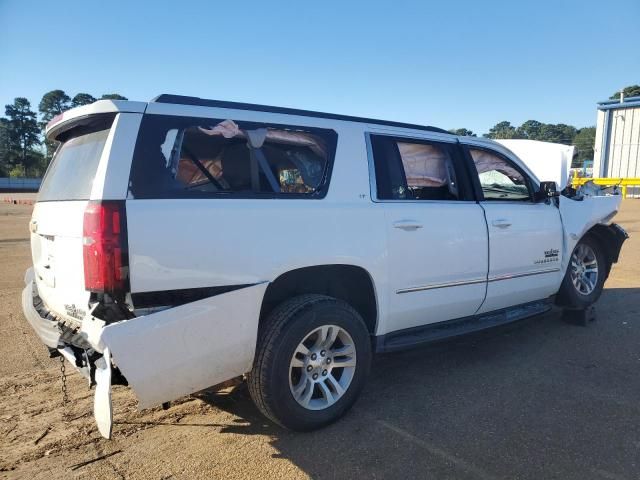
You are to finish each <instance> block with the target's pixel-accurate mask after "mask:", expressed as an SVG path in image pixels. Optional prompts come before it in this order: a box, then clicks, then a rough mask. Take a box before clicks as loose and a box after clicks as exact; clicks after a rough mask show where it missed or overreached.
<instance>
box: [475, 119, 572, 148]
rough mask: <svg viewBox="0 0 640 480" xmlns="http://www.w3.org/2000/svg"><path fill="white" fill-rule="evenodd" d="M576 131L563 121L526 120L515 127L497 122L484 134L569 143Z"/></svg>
mask: <svg viewBox="0 0 640 480" xmlns="http://www.w3.org/2000/svg"><path fill="white" fill-rule="evenodd" d="M576 133H577V130H576V128H575V127H572V126H571V125H565V124H564V123H558V124H553V123H542V122H538V121H537V120H527V121H526V122H524V123H523V124H522V125H520V126H519V127H517V128H516V127H514V126H513V125H511V123H510V122H500V123H497V124H496V125H495V126H494V127H493V128H491V129H490V130H489V133H486V134H485V135H484V136H485V137H486V138H493V139H509V138H520V139H527V140H538V141H541V142H553V143H564V144H565V145H571V144H572V142H573V138H574V137H575V136H576Z"/></svg>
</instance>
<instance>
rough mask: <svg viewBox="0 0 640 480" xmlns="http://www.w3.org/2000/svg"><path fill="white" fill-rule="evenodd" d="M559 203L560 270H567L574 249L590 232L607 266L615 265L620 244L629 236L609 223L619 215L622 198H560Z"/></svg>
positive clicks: (618, 227) (612, 196)
mask: <svg viewBox="0 0 640 480" xmlns="http://www.w3.org/2000/svg"><path fill="white" fill-rule="evenodd" d="M559 202H560V204H559V208H560V217H561V219H562V226H563V229H564V252H565V254H564V256H563V258H562V269H563V271H566V268H567V266H568V264H569V259H570V258H571V254H572V252H573V250H574V248H575V247H576V245H577V244H578V242H579V241H580V239H581V238H582V237H584V235H585V234H586V233H587V232H592V233H593V234H594V235H595V236H597V237H598V239H599V240H600V242H601V243H602V245H603V246H604V248H605V252H606V254H607V256H608V259H609V261H610V263H615V262H617V261H618V256H619V254H620V249H621V248H622V244H623V243H624V241H625V240H626V239H627V238H628V235H627V234H626V232H625V231H624V229H622V227H620V226H619V225H617V224H612V223H610V222H611V220H612V219H613V217H614V216H615V215H616V214H617V213H618V210H619V208H620V203H621V202H622V197H621V196H620V195H607V196H585V197H582V198H581V199H580V200H574V199H572V198H567V197H565V196H560V197H559Z"/></svg>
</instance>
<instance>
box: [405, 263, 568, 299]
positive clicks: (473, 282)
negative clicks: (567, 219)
mask: <svg viewBox="0 0 640 480" xmlns="http://www.w3.org/2000/svg"><path fill="white" fill-rule="evenodd" d="M559 271H560V268H545V269H543V270H533V271H530V272H522V273H509V274H506V275H497V276H495V277H491V278H489V279H488V280H487V279H486V278H474V279H472V280H458V281H455V282H445V283H432V284H430V285H421V286H418V287H407V288H400V289H398V290H396V293H397V294H401V293H411V292H422V291H424V290H435V289H437V288H447V287H460V286H463V285H476V284H478V283H484V282H486V281H489V282H499V281H501V280H510V279H512V278H522V277H530V276H533V275H542V274H545V273H554V272H559Z"/></svg>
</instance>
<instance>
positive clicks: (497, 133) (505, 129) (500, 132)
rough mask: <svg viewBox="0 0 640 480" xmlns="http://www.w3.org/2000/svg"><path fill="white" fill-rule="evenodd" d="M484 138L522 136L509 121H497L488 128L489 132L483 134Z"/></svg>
mask: <svg viewBox="0 0 640 480" xmlns="http://www.w3.org/2000/svg"><path fill="white" fill-rule="evenodd" d="M483 136H484V137H485V138H493V139H507V138H522V137H521V136H520V134H519V133H518V131H517V129H516V128H515V127H514V126H513V125H511V122H506V121H505V122H499V123H496V124H495V126H494V127H492V128H491V129H490V130H489V133H485V134H484V135H483Z"/></svg>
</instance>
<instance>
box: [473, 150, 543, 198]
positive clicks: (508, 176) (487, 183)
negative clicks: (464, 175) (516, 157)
mask: <svg viewBox="0 0 640 480" xmlns="http://www.w3.org/2000/svg"><path fill="white" fill-rule="evenodd" d="M469 153H470V154H471V158H472V159H473V163H474V164H475V166H476V170H477V171H478V177H479V178H480V186H481V187H482V193H483V195H484V199H485V200H510V201H513V200H517V201H529V200H531V198H532V197H531V191H530V187H529V182H528V181H527V178H526V177H525V176H524V174H523V173H522V172H521V171H520V170H518V169H517V168H516V167H515V166H514V165H513V164H512V163H511V162H510V161H509V160H507V159H506V158H504V157H503V156H502V155H499V154H497V153H495V152H490V151H488V150H481V149H477V148H469Z"/></svg>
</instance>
